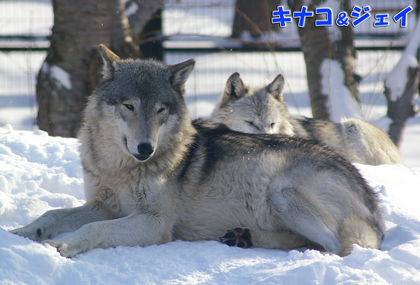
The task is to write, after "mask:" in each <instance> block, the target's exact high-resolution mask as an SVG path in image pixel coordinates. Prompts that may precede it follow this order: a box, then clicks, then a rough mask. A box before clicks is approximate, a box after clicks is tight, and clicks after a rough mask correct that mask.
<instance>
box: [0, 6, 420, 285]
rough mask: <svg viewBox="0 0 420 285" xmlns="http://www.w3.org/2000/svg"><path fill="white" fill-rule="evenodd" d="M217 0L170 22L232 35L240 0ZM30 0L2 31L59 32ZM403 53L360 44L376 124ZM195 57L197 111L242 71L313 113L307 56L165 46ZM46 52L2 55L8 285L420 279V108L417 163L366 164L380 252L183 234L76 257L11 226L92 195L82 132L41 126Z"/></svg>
mask: <svg viewBox="0 0 420 285" xmlns="http://www.w3.org/2000/svg"><path fill="white" fill-rule="evenodd" d="M211 1H212V3H219V4H218V5H219V6H218V8H214V9H213V10H211V14H210V16H209V14H206V15H204V14H203V13H201V10H200V9H195V8H189V9H187V12H185V11H182V10H180V9H179V7H178V8H177V5H178V6H182V5H187V6H188V5H190V3H193V2H196V1H195V0H182V1H177V0H173V1H172V0H171V1H168V5H172V8H171V9H172V10H171V9H168V11H169V14H168V17H169V16H172V17H173V18H174V19H175V22H176V25H175V24H174V25H167V26H166V27H165V29H167V32H168V33H174V34H176V33H179V31H185V30H186V28H185V27H190V26H191V25H190V23H188V21H190V20H189V19H190V18H200V19H202V25H201V27H197V25H195V26H193V28H194V29H196V30H194V29H193V30H191V29H192V28H187V29H190V30H189V31H190V33H192V34H194V33H206V34H207V35H218V36H224V35H227V34H229V33H230V32H229V27H228V26H229V25H230V24H231V21H232V17H233V10H232V7H231V3H233V2H232V1H231V0H226V1H224V0H211ZM385 2H387V3H388V2H390V1H388V0H387V1H385ZM406 2H407V1H405V2H404V5H405V4H406ZM28 3H29V2H28V1H0V34H27V33H28V30H30V31H31V34H33V35H38V34H45V33H48V31H49V29H50V28H51V24H52V21H51V19H52V10H51V5H50V4H49V3H48V1H46V0H37V1H34V2H30V5H28ZM197 3H198V2H197ZM201 3H202V2H200V4H199V5H204V4H201ZM375 3H376V2H375ZM378 3H379V2H378ZM360 4H361V2H360ZM12 5H15V6H12ZM16 5H18V6H16ZM197 5H198V4H197ZM229 5H230V6H229ZM401 5H403V4H401ZM217 10H219V12H220V10H223V13H224V14H225V17H227V18H226V19H227V20H221V19H215V18H216V16H217V15H219V14H220V13H218V11H217ZM171 11H172V12H171ZM165 13H166V12H165ZM12 14H15V16H14V17H10V15H12ZM40 16H42V19H41V17H40ZM38 17H39V18H38ZM45 18H47V21H46V22H43V19H45ZM48 19H49V20H48ZM181 20H183V22H181ZM32 23H34V24H32ZM409 24H410V23H409ZM198 28H200V29H198ZM401 54H402V53H401V52H398V51H377V52H375V51H371V52H359V54H358V72H359V74H360V75H361V76H362V77H363V80H362V82H361V85H360V91H361V99H362V103H363V104H362V114H363V117H364V118H365V119H366V120H368V121H373V122H377V123H379V122H380V118H381V117H382V116H384V114H385V113H386V100H385V98H384V96H383V94H382V91H383V82H384V80H385V78H386V76H387V75H388V74H389V72H390V71H391V70H392V68H393V67H394V66H395V65H396V63H397V62H398V61H399V59H400V57H401ZM192 57H194V58H196V60H197V63H196V67H195V70H194V72H193V74H192V75H191V77H190V79H189V80H188V82H187V84H186V101H187V104H188V108H189V110H190V113H191V116H192V117H193V118H196V117H206V116H209V115H210V113H211V112H212V110H213V107H214V105H215V103H216V102H217V101H218V98H219V94H220V93H221V91H222V89H223V88H224V85H225V81H226V80H227V78H228V77H229V76H230V75H231V74H232V73H233V72H235V71H238V72H240V73H241V76H242V78H243V80H244V81H245V83H246V84H248V85H250V86H253V87H258V86H262V85H263V84H267V83H269V82H271V81H272V80H273V78H274V77H275V76H276V75H277V74H278V73H283V74H284V75H285V77H286V80H287V87H286V94H285V98H286V101H287V103H288V105H289V109H290V112H291V113H300V114H302V115H306V116H311V111H310V103H309V97H308V90H307V82H306V74H305V65H304V60H303V56H302V54H301V53H298V52H293V53H234V52H230V51H226V52H221V53H175V52H173V53H168V54H166V57H165V61H166V63H168V64H174V63H178V62H181V61H183V60H187V59H189V58H192ZM44 58H45V53H43V52H31V53H24V52H11V53H1V52H0V284H76V283H81V284H104V283H106V284H122V283H124V284H199V283H205V284H232V283H241V284H338V283H340V284H420V207H419V206H418V202H419V201H420V117H419V116H417V117H416V118H413V119H411V120H410V121H409V123H408V128H407V130H406V132H405V134H404V141H403V145H402V149H401V152H402V156H403V159H404V161H405V163H406V166H407V167H402V166H396V165H383V166H366V165H357V167H358V168H359V169H360V171H361V173H362V175H363V176H364V177H365V178H366V179H367V180H368V182H369V185H370V186H371V187H372V189H373V190H374V191H375V192H376V193H377V195H378V198H379V200H380V205H381V208H382V209H383V211H384V214H385V218H386V222H387V227H388V231H387V233H386V235H385V239H384V241H383V243H382V246H381V250H371V249H363V248H359V247H355V249H354V252H353V253H352V254H351V255H350V256H347V257H344V258H340V257H338V256H334V255H322V254H320V253H319V252H317V251H313V250H307V251H305V252H298V251H290V252H283V251H279V250H266V249H240V248H230V247H227V246H226V245H223V244H221V243H218V242H213V241H201V242H182V241H175V242H171V243H168V244H164V245H159V246H149V247H144V248H141V247H117V248H112V249H95V250H92V251H90V252H87V253H84V254H80V255H78V256H76V257H74V258H72V259H66V258H63V257H61V256H60V255H59V254H58V253H57V252H56V250H55V249H54V248H52V247H50V246H47V245H43V244H38V243H35V242H32V241H30V240H28V239H24V238H21V237H18V236H15V235H12V234H9V233H8V232H7V230H10V229H13V228H15V227H18V226H23V225H25V224H27V223H28V222H30V221H32V220H34V219H35V218H37V217H38V216H40V215H41V214H42V213H44V212H45V211H47V210H50V209H56V208H62V207H75V206H80V205H82V204H83V203H84V193H83V177H82V169H81V165H80V159H79V154H78V150H77V146H78V143H77V140H76V139H67V138H57V137H49V136H48V135H47V134H46V133H45V132H42V131H39V130H37V126H36V124H35V123H34V122H35V118H36V112H37V105H36V100H35V96H34V94H35V84H36V74H37V72H38V70H39V69H40V68H41V66H42V63H43V60H44ZM378 119H379V120H378Z"/></svg>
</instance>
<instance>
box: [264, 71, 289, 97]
mask: <svg viewBox="0 0 420 285" xmlns="http://www.w3.org/2000/svg"><path fill="white" fill-rule="evenodd" d="M284 85H285V82H284V76H283V74H279V75H277V77H276V78H274V80H273V82H271V83H270V84H268V85H267V86H266V87H265V88H266V90H267V92H269V93H270V94H271V95H273V97H274V98H275V99H277V100H278V101H280V102H284V98H283V92H284Z"/></svg>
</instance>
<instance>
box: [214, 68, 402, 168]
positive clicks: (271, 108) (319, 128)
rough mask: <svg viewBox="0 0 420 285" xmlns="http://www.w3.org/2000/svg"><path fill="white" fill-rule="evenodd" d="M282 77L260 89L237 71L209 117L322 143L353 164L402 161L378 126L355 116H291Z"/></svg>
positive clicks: (254, 130)
mask: <svg viewBox="0 0 420 285" xmlns="http://www.w3.org/2000/svg"><path fill="white" fill-rule="evenodd" d="M284 84H285V81H284V77H283V75H281V74H280V75H278V76H277V77H276V78H275V79H274V80H273V82H271V83H270V84H269V85H267V86H265V87H263V88H261V89H255V90H254V89H251V88H249V87H248V86H246V85H245V84H244V83H243V81H242V79H241V78H240V75H239V73H237V72H235V73H233V74H232V75H231V76H230V77H229V79H228V80H227V83H226V88H225V90H224V92H223V93H222V96H221V98H220V102H219V104H218V105H217V106H216V108H215V110H214V111H213V114H212V116H211V120H212V121H214V122H217V123H223V124H225V125H227V126H228V127H229V128H230V129H232V130H235V131H238V132H244V133H254V134H275V133H280V134H287V135H291V136H297V137H301V138H306V139H313V140H316V141H318V142H321V143H323V144H324V145H326V146H328V147H329V148H331V149H333V150H335V151H336V152H338V153H340V154H341V155H342V156H344V157H345V158H347V159H348V160H350V161H351V162H354V163H362V164H370V165H379V164H402V165H403V164H404V163H403V161H402V158H401V154H400V152H399V150H398V148H397V147H396V146H395V144H394V143H393V142H392V141H391V139H390V138H389V137H388V136H387V135H386V134H385V133H384V132H383V131H382V130H381V129H379V128H378V127H376V126H374V125H372V124H370V123H367V122H364V121H362V120H358V119H354V118H351V119H342V120H341V121H340V123H338V124H336V123H334V122H332V121H327V120H321V119H312V118H307V117H304V116H300V115H291V114H289V112H288V111H287V106H286V103H285V101H284V98H283V91H284Z"/></svg>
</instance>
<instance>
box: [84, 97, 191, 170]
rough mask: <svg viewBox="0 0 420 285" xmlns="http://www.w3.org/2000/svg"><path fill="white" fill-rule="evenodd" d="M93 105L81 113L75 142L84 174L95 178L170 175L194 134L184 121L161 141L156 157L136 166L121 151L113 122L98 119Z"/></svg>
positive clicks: (118, 136) (179, 161)
mask: <svg viewBox="0 0 420 285" xmlns="http://www.w3.org/2000/svg"><path fill="white" fill-rule="evenodd" d="M92 99H93V100H94V98H91V100H92ZM95 105H96V102H95V103H94V102H90V103H89V104H88V106H87V108H86V110H85V121H84V124H83V126H82V128H81V131H80V134H79V140H80V142H81V147H80V152H81V157H82V164H83V167H84V169H85V171H88V172H92V173H93V174H94V175H96V176H100V175H104V173H107V172H112V173H115V172H118V171H124V172H125V173H126V172H127V170H129V171H130V172H132V173H133V174H134V173H135V175H141V176H143V175H144V174H145V173H146V172H149V171H151V172H155V173H159V174H163V175H165V174H166V175H171V174H172V173H173V171H175V170H176V169H177V167H178V166H179V165H180V164H181V162H182V159H183V157H184V155H185V153H186V152H187V151H188V147H189V145H190V144H191V142H192V139H193V136H194V134H195V132H196V130H195V129H194V128H193V127H192V124H191V120H190V119H189V118H185V119H184V120H183V122H182V123H181V125H180V127H179V131H178V132H177V133H175V134H171V135H170V136H166V137H164V138H163V140H162V141H161V142H160V143H159V146H158V149H157V150H156V153H155V154H154V155H153V156H152V157H151V158H150V159H149V160H147V161H146V162H139V161H137V160H135V159H134V157H132V156H131V155H129V154H128V153H127V152H126V151H125V150H124V144H123V139H122V137H121V136H120V135H119V131H118V127H117V126H116V125H115V122H108V121H106V120H102V119H98V116H97V112H98V111H97V110H96V106H95ZM95 112H96V113H95ZM104 117H106V116H104ZM87 168H88V169H87ZM90 168H94V169H90Z"/></svg>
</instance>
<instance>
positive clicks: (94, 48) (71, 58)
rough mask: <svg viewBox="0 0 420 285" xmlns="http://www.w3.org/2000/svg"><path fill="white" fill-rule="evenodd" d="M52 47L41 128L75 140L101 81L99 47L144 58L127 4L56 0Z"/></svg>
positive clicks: (42, 85)
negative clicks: (137, 42) (86, 109)
mask: <svg viewBox="0 0 420 285" xmlns="http://www.w3.org/2000/svg"><path fill="white" fill-rule="evenodd" d="M53 10H54V27H53V29H52V36H51V46H50V48H49V50H48V54H47V57H46V59H45V62H44V64H43V66H42V68H41V69H40V71H39V73H38V77H37V86H36V94H37V100H38V104H39V111H38V125H39V128H40V129H42V130H45V131H47V132H48V133H49V134H50V135H54V136H64V137H74V136H76V134H77V131H78V128H79V125H80V120H81V115H82V110H83V109H84V106H85V104H86V101H87V98H88V96H89V94H90V93H91V92H92V90H93V89H94V88H95V87H96V85H97V83H98V82H99V80H100V77H101V75H100V73H101V71H102V61H101V58H100V54H99V52H98V46H99V44H101V43H102V44H105V45H106V46H108V47H109V48H110V49H111V50H112V51H114V52H115V53H116V54H118V55H119V56H121V57H123V58H125V57H133V58H136V57H138V56H139V54H138V47H137V46H136V45H135V44H134V43H133V40H132V36H131V30H130V27H129V25H128V19H127V17H126V14H125V11H124V10H125V5H124V1H123V0H103V1H95V0H83V1H82V0H74V1H67V0H53Z"/></svg>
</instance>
